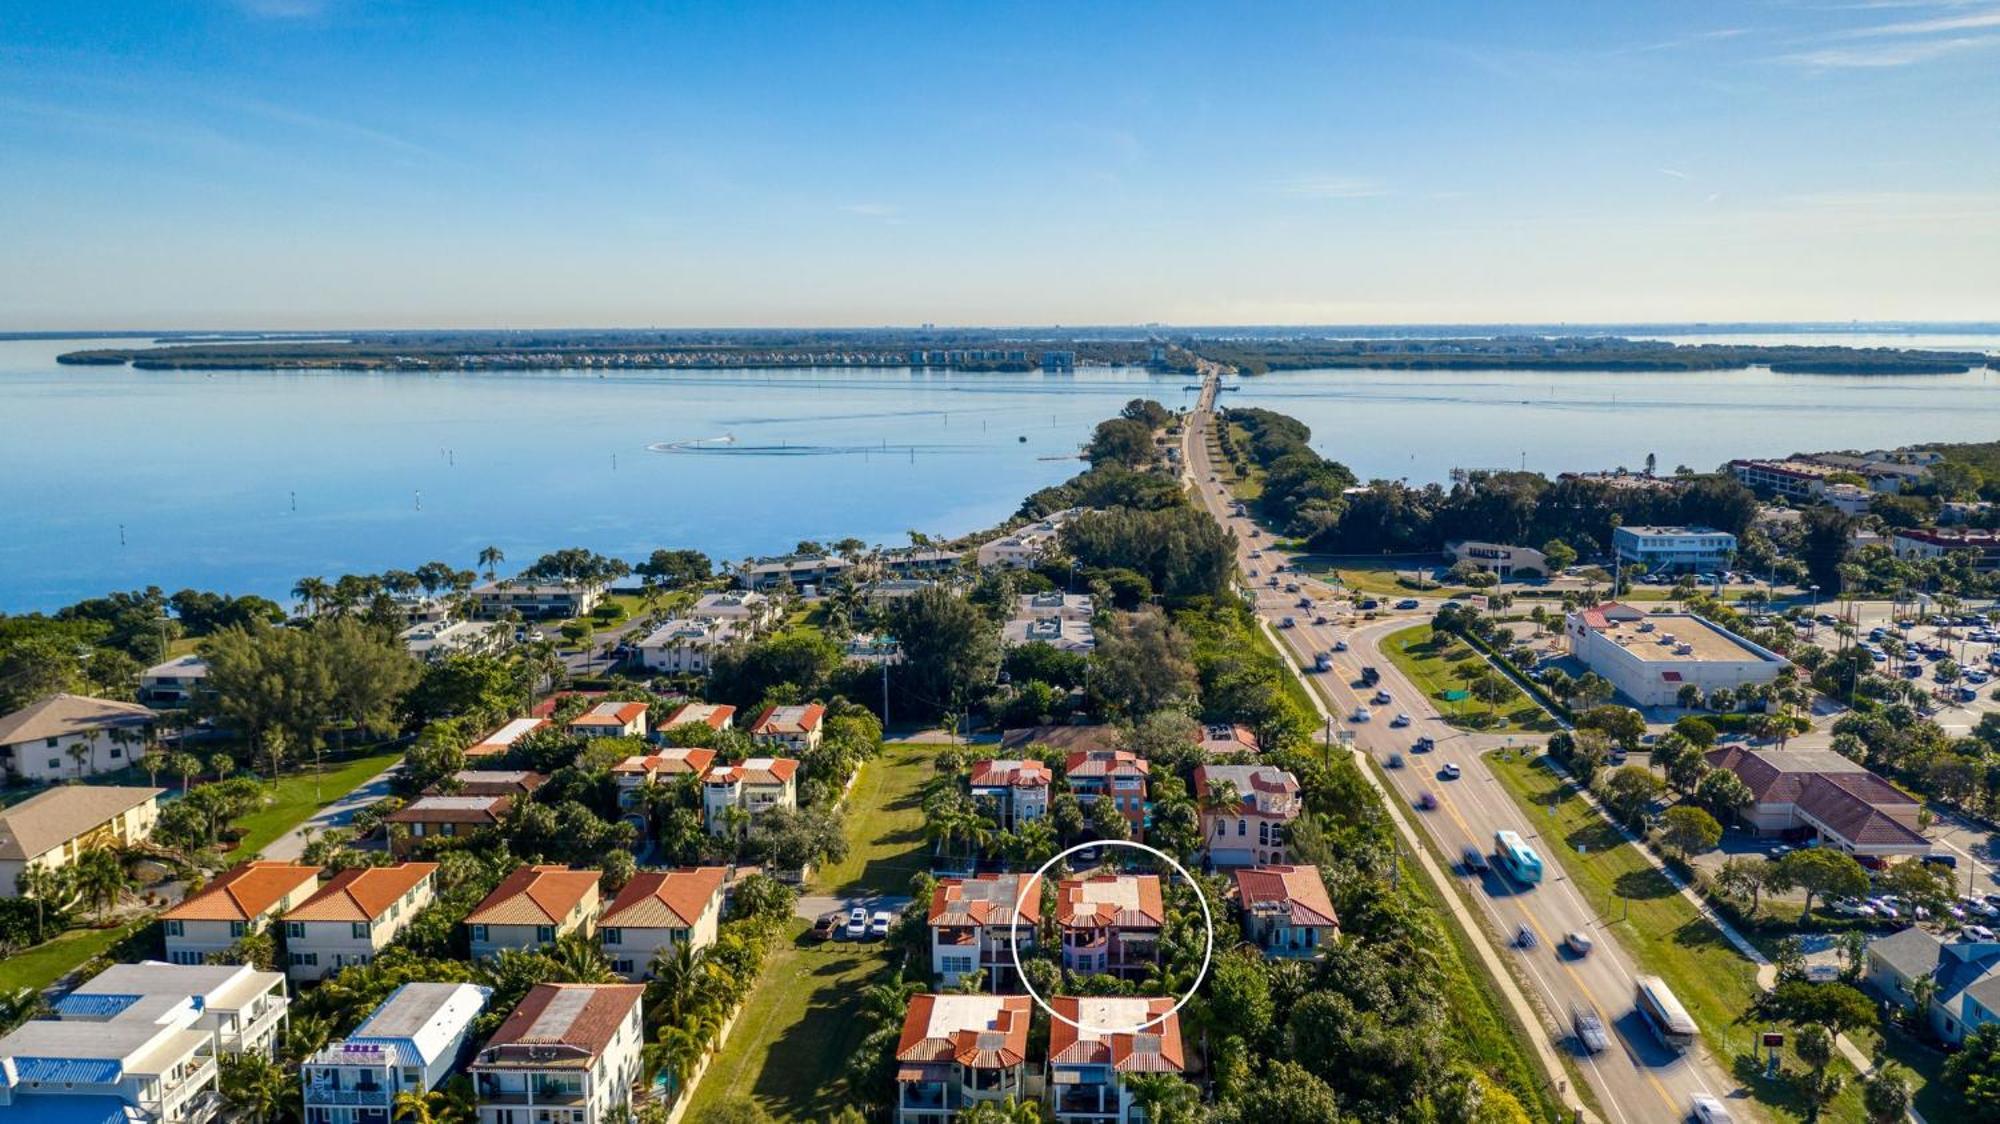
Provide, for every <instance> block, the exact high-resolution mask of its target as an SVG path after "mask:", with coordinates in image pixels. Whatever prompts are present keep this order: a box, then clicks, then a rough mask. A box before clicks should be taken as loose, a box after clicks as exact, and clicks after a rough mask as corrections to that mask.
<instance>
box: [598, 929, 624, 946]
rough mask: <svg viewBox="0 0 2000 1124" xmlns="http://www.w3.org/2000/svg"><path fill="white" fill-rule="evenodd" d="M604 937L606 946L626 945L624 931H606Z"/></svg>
mask: <svg viewBox="0 0 2000 1124" xmlns="http://www.w3.org/2000/svg"><path fill="white" fill-rule="evenodd" d="M602 935H603V937H604V943H605V944H624V943H625V930H623V929H605V930H603V933H602Z"/></svg>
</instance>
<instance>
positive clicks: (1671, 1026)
mask: <svg viewBox="0 0 2000 1124" xmlns="http://www.w3.org/2000/svg"><path fill="white" fill-rule="evenodd" d="M1633 1005H1634V1006H1636V1007H1637V1008H1638V1009H1639V1015H1640V1017H1641V1018H1643V1019H1645V1020H1646V1025H1647V1027H1649V1028H1651V1030H1652V1032H1653V1037H1655V1038H1657V1039H1659V1040H1660V1045H1662V1046H1665V1047H1667V1048H1668V1049H1670V1050H1675V1051H1680V1050H1685V1049H1687V1048H1688V1047H1689V1046H1692V1045H1694V1036H1695V1034H1696V1033H1698V1029H1697V1028H1696V1026H1695V1025H1694V1020H1693V1019H1692V1018H1690V1017H1688V1013H1687V1008H1685V1007H1683V1006H1681V1001H1680V1000H1678V999H1676V998H1674V993H1673V992H1672V991H1670V990H1668V988H1667V982H1666V981H1665V980H1663V979H1661V978H1660V977H1658V976H1640V977H1639V989H1638V994H1637V995H1636V996H1635V997H1634V998H1633Z"/></svg>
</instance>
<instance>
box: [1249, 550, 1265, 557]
mask: <svg viewBox="0 0 2000 1124" xmlns="http://www.w3.org/2000/svg"><path fill="white" fill-rule="evenodd" d="M1250 557H1252V558H1262V557H1264V552H1263V551H1261V550H1253V551H1251V552H1250Z"/></svg>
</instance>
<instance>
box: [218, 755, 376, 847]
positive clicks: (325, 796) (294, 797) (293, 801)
mask: <svg viewBox="0 0 2000 1124" xmlns="http://www.w3.org/2000/svg"><path fill="white" fill-rule="evenodd" d="M402 756H403V753H402V751H401V750H391V751H389V752H386V753H374V754H370V755H368V756H366V757H357V758H354V759H353V760H350V761H343V762H341V763H340V764H339V765H329V766H327V768H326V771H325V772H324V773H323V774H321V775H320V776H319V778H318V779H317V782H315V779H314V777H313V773H312V769H311V767H310V766H308V767H307V768H306V771H305V772H303V773H295V774H293V775H291V776H288V777H283V778H281V779H280V780H279V781H278V785H277V788H276V789H271V788H269V787H266V788H265V791H266V792H267V793H272V794H273V795H274V797H275V799H274V800H273V801H272V802H271V803H269V804H266V805H264V806H263V807H262V808H259V809H258V810H257V811H254V812H252V813H250V814H249V815H247V816H244V817H243V818H242V819H241V820H239V821H237V826H238V827H241V828H242V829H243V831H244V835H243V838H242V840H241V841H240V842H239V843H238V844H237V845H236V850H237V852H238V853H240V854H246V855H247V854H249V853H251V852H253V851H261V850H263V849H264V848H265V847H268V846H270V845H271V842H272V840H275V839H277V838H278V837H279V836H280V835H283V834H285V833H286V832H288V831H290V830H292V829H293V828H295V827H297V826H298V825H300V824H301V823H304V822H305V821H306V820H308V819H310V818H312V816H313V814H314V813H316V812H318V811H319V810H320V809H321V808H323V807H325V806H326V805H328V804H330V803H332V802H333V801H335V800H338V799H340V798H341V797H343V796H345V795H347V794H348V793H350V792H353V791H354V790H355V789H357V788H360V787H361V785H362V784H363V783H364V782H366V781H367V780H368V779H369V778H370V777H373V776H374V775H375V774H377V773H379V772H381V771H382V770H384V769H386V768H388V767H389V766H391V765H393V764H395V763H396V761H397V760H398V759H399V758H401V757H402Z"/></svg>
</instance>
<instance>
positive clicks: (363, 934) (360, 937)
mask: <svg viewBox="0 0 2000 1124" xmlns="http://www.w3.org/2000/svg"><path fill="white" fill-rule="evenodd" d="M352 932H353V934H354V939H355V940H357V941H365V940H367V939H368V933H369V925H368V922H366V921H356V922H355V923H354V927H353V929H352Z"/></svg>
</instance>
